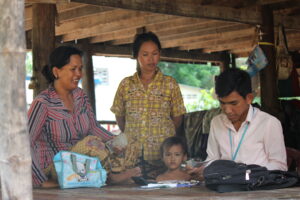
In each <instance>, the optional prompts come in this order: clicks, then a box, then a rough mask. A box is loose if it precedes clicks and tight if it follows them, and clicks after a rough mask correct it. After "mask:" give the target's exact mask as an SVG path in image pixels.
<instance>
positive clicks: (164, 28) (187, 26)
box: [112, 17, 214, 45]
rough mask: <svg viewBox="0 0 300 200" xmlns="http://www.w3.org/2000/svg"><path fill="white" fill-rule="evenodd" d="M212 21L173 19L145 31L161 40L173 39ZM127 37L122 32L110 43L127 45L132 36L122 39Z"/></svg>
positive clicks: (150, 26)
mask: <svg viewBox="0 0 300 200" xmlns="http://www.w3.org/2000/svg"><path fill="white" fill-rule="evenodd" d="M212 21H214V20H204V19H196V18H185V17H182V18H175V19H170V20H166V21H162V22H159V23H155V24H147V25H146V26H145V27H146V30H147V31H152V32H154V33H155V34H156V35H158V37H159V38H160V39H161V38H162V37H172V36H173V37H175V35H176V36H180V34H184V33H187V32H192V31H194V30H199V29H201V27H202V28H205V27H207V26H208V24H209V23H211V22H212ZM124 35H127V33H126V32H125V31H124V33H123V34H120V35H119V37H116V38H114V40H115V41H113V42H112V44H114V45H120V44H128V43H131V42H132V41H133V36H134V35H128V37H123V36H124Z"/></svg>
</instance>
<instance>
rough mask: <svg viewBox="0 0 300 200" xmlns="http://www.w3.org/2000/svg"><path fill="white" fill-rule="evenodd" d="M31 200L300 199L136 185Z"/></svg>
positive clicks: (299, 192) (42, 194) (43, 193)
mask: <svg viewBox="0 0 300 200" xmlns="http://www.w3.org/2000/svg"><path fill="white" fill-rule="evenodd" d="M33 197H34V198H33V199H34V200H65V199H70V200H96V199H97V200H100V199H101V200H103V199H108V200H115V199H121V200H127V199H129V200H148V199H165V200H167V199H171V200H177V199H178V200H179V199H180V200H181V199H183V200H185V199H188V200H190V199H228V200H235V199H236V200H243V199H255V200H260V199H264V200H265V199H300V187H293V188H285V189H277V190H264V191H250V192H230V193H217V192H214V191H210V190H208V189H207V188H206V187H205V186H196V187H191V188H164V189H141V188H139V187H138V186H135V185H128V186H106V187H103V188H100V189H97V188H79V189H65V190H61V189H58V188H57V189H34V190H33Z"/></svg>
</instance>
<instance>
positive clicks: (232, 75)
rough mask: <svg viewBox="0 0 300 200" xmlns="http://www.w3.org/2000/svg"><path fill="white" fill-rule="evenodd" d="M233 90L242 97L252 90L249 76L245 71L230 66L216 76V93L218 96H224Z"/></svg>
mask: <svg viewBox="0 0 300 200" xmlns="http://www.w3.org/2000/svg"><path fill="white" fill-rule="evenodd" d="M233 91H236V92H237V93H238V94H239V95H241V96H242V97H243V98H246V96H247V94H249V93H251V92H252V86H251V78H250V76H249V74H248V73H247V72H246V71H243V70H241V69H238V68H230V69H227V70H225V71H224V72H222V73H221V74H220V75H219V76H218V77H217V78H216V94H217V95H218V97H219V98H223V97H226V96H228V95H229V94H230V93H231V92H233Z"/></svg>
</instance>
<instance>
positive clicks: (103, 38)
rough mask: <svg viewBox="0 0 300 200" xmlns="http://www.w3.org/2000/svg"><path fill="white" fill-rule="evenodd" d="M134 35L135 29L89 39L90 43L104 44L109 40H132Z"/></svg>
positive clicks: (103, 34) (112, 32)
mask: <svg viewBox="0 0 300 200" xmlns="http://www.w3.org/2000/svg"><path fill="white" fill-rule="evenodd" d="M135 34H136V29H135V28H128V29H122V30H120V31H111V32H108V33H102V34H100V35H97V36H95V37H92V38H90V43H99V42H106V41H110V40H118V39H124V38H133V37H134V35H135Z"/></svg>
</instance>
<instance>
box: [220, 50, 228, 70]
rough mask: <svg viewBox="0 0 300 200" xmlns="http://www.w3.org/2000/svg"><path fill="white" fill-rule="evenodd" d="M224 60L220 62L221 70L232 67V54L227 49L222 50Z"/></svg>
mask: <svg viewBox="0 0 300 200" xmlns="http://www.w3.org/2000/svg"><path fill="white" fill-rule="evenodd" d="M222 57H223V62H221V63H220V67H221V71H224V70H226V69H229V68H230V66H229V65H230V55H229V53H228V52H227V51H223V52H222Z"/></svg>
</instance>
